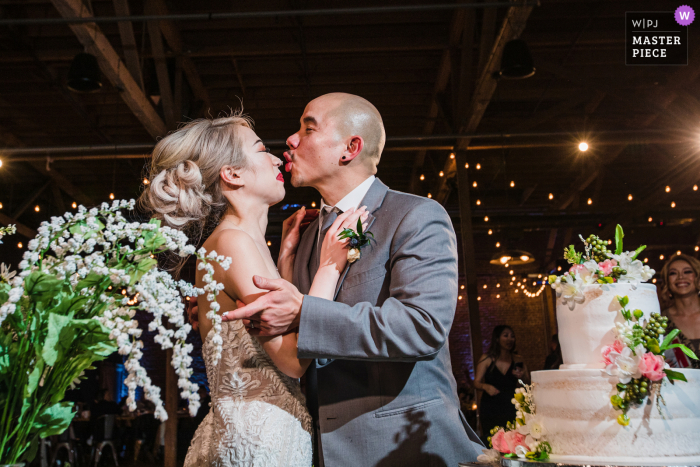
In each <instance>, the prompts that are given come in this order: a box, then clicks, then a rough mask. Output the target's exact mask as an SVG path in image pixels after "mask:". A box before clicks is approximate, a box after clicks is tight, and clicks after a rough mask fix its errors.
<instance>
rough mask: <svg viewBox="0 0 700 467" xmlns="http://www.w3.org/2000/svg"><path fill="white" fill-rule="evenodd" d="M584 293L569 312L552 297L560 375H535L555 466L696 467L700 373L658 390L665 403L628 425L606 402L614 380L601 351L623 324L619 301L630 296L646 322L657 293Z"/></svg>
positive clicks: (645, 287)
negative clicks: (577, 463)
mask: <svg viewBox="0 0 700 467" xmlns="http://www.w3.org/2000/svg"><path fill="white" fill-rule="evenodd" d="M583 292H584V296H585V300H584V301H583V303H576V304H575V306H574V307H573V309H571V308H570V306H569V305H568V304H564V303H562V300H561V298H558V299H557V321H558V325H559V339H560V342H561V347H562V354H563V359H564V364H563V365H562V366H561V367H560V368H561V369H559V370H549V371H535V372H533V373H532V381H533V383H534V384H533V386H534V387H533V391H532V392H533V397H534V400H535V404H536V409H537V415H538V416H539V417H541V419H542V423H543V424H544V426H545V428H546V430H547V435H546V437H547V440H548V441H549V442H550V444H551V446H552V455H551V459H552V461H554V462H556V461H558V460H562V461H566V460H574V459H575V460H579V461H591V462H594V461H610V462H618V463H623V462H632V463H637V464H636V465H643V464H651V463H656V462H661V463H665V465H674V464H675V465H678V464H679V463H683V464H685V465H700V464H698V463H700V370H679V371H681V372H682V373H683V374H684V375H685V377H686V378H687V380H688V381H687V382H680V381H676V382H675V384H670V383H669V382H668V381H665V382H664V383H663V386H662V387H661V391H660V392H661V397H662V398H663V402H665V405H664V403H663V402H662V401H661V400H660V398H659V397H654V396H652V397H648V398H646V400H645V402H644V404H643V405H641V406H638V407H635V406H632V407H631V408H630V409H629V410H628V412H627V416H628V417H629V420H630V423H629V425H628V426H622V425H620V424H619V423H618V422H617V417H618V415H619V414H620V413H621V412H620V411H619V410H616V409H614V408H613V407H612V405H611V401H610V398H611V396H613V395H615V394H617V391H616V389H615V385H616V383H617V382H618V379H617V378H615V377H611V376H608V375H607V374H606V372H605V371H604V370H603V369H604V367H605V365H604V363H603V359H602V355H601V352H602V350H603V347H604V346H606V345H611V344H612V343H613V341H614V339H615V334H614V329H615V323H616V322H620V323H622V322H623V321H624V320H623V318H622V316H621V314H620V313H619V310H620V308H621V307H620V304H619V302H618V300H617V296H627V297H628V298H629V308H630V309H632V310H634V309H641V310H643V311H644V315H645V318H647V319H648V317H649V315H651V314H652V313H654V312H656V313H658V312H659V302H658V299H657V296H656V287H655V286H654V285H651V284H639V285H637V286H636V288H634V287H633V286H632V284H629V283H616V284H605V285H600V284H593V285H589V286H585V287H584V289H583ZM640 462H641V464H640Z"/></svg>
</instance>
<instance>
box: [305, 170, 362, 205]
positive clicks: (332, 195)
mask: <svg viewBox="0 0 700 467" xmlns="http://www.w3.org/2000/svg"><path fill="white" fill-rule="evenodd" d="M371 176H372V174H371V173H367V172H364V171H363V172H351V173H347V174H340V175H338V176H335V177H329V178H327V179H326V180H324V181H323V182H322V183H321V184H320V185H319V186H316V187H315V188H316V189H317V190H318V192H319V193H320V194H321V196H322V197H323V201H324V202H325V203H326V204H328V205H329V206H335V205H336V204H338V202H339V201H340V200H341V199H343V198H345V196H346V195H347V194H348V193H350V192H351V191H352V190H354V189H355V188H357V187H358V186H359V185H360V184H361V183H362V182H364V181H365V180H367V178H369V177H371Z"/></svg>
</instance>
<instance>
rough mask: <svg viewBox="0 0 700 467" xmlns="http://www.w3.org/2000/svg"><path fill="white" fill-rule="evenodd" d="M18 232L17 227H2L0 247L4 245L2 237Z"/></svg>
mask: <svg viewBox="0 0 700 467" xmlns="http://www.w3.org/2000/svg"><path fill="white" fill-rule="evenodd" d="M15 232H17V226H15V225H14V224H10V225H8V226H7V227H0V245H2V237H4V236H5V235H12V234H14V233H15Z"/></svg>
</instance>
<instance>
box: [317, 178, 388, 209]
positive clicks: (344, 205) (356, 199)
mask: <svg viewBox="0 0 700 467" xmlns="http://www.w3.org/2000/svg"><path fill="white" fill-rule="evenodd" d="M375 178H376V177H375V176H374V175H370V176H369V177H368V178H367V180H365V181H364V182H362V183H360V184H359V185H357V186H356V187H355V189H354V190H352V191H351V192H350V193H348V194H347V195H345V197H344V198H343V199H341V200H340V201H338V203H337V204H336V205H335V207H336V208H338V209H340V211H342V212H345V211H347V210H348V209H350V208H358V207H360V203H361V202H362V200H363V199H364V197H365V195H366V194H367V192H368V191H369V188H370V187H371V186H372V183H374V180H375ZM325 206H328V205H327V204H326V202H325V201H323V198H321V209H323V208H324V207H325Z"/></svg>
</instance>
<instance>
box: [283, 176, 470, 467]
mask: <svg viewBox="0 0 700 467" xmlns="http://www.w3.org/2000/svg"><path fill="white" fill-rule="evenodd" d="M362 205H366V206H367V210H368V212H369V213H370V214H369V217H368V221H367V222H368V228H367V230H371V231H372V232H373V233H374V238H375V240H376V241H373V242H372V244H371V245H370V246H367V247H365V248H363V249H362V257H361V258H360V259H359V260H358V261H356V262H355V263H353V264H350V265H348V266H347V267H346V269H345V271H344V272H343V274H342V275H341V279H340V281H339V283H338V287H337V289H336V300H335V301H334V302H331V301H328V300H324V299H320V298H316V297H310V296H308V295H307V296H304V302H303V305H302V309H301V323H300V326H299V343H298V352H299V358H313V359H317V362H316V365H317V370H316V376H317V381H318V382H317V388H313V389H317V391H312V392H317V394H318V426H319V427H320V435H321V447H322V454H323V462H324V464H325V466H326V467H336V466H345V465H348V466H349V465H352V466H363V467H364V466H382V467H384V466H394V465H396V466H403V467H405V466H449V467H456V466H457V463H458V462H465V461H474V460H475V459H476V456H477V454H479V452H477V450H476V445H474V444H473V443H472V442H470V439H471V440H472V441H475V442H477V443H480V441H479V440H478V437H477V436H476V435H475V434H474V432H473V431H472V430H471V428H469V426H468V425H467V423H466V420H465V419H464V416H463V415H462V413H461V412H460V410H459V402H458V398H457V391H456V383H455V380H454V377H453V376H452V366H451V363H450V353H449V349H448V343H447V336H448V334H449V332H450V327H451V326H452V321H453V319H454V314H455V309H456V305H457V289H458V281H457V278H458V273H457V243H456V238H455V233H454V230H453V228H452V223H451V221H450V218H449V216H448V215H447V212H445V210H444V209H443V207H442V206H441V205H440V204H438V203H436V202H435V201H433V200H430V199H427V198H422V197H418V196H413V195H409V194H406V193H401V192H397V191H393V190H389V189H388V188H387V186H386V185H384V184H383V183H382V182H381V181H379V179H377V180H375V182H374V183H373V184H372V186H371V187H370V189H369V191H368V192H367V195H366V196H365V198H364V200H363V202H362ZM317 229H318V220H317V221H315V222H313V223H312V224H311V225H310V226H309V228H308V230H307V231H306V232H305V233H304V236H303V237H302V240H301V243H300V245H299V250H298V253H297V259H296V263H295V267H294V282H295V285H296V286H297V287H298V288H299V290H300V291H301V292H302V293H304V294H306V293H308V291H309V288H310V286H311V281H312V279H313V278H312V277H310V273H309V266H310V264H309V260H310V258H311V256H312V251H313V249H314V243H315V239H316V232H317ZM314 402H315V401H310V405H311V404H313V403H314Z"/></svg>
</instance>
